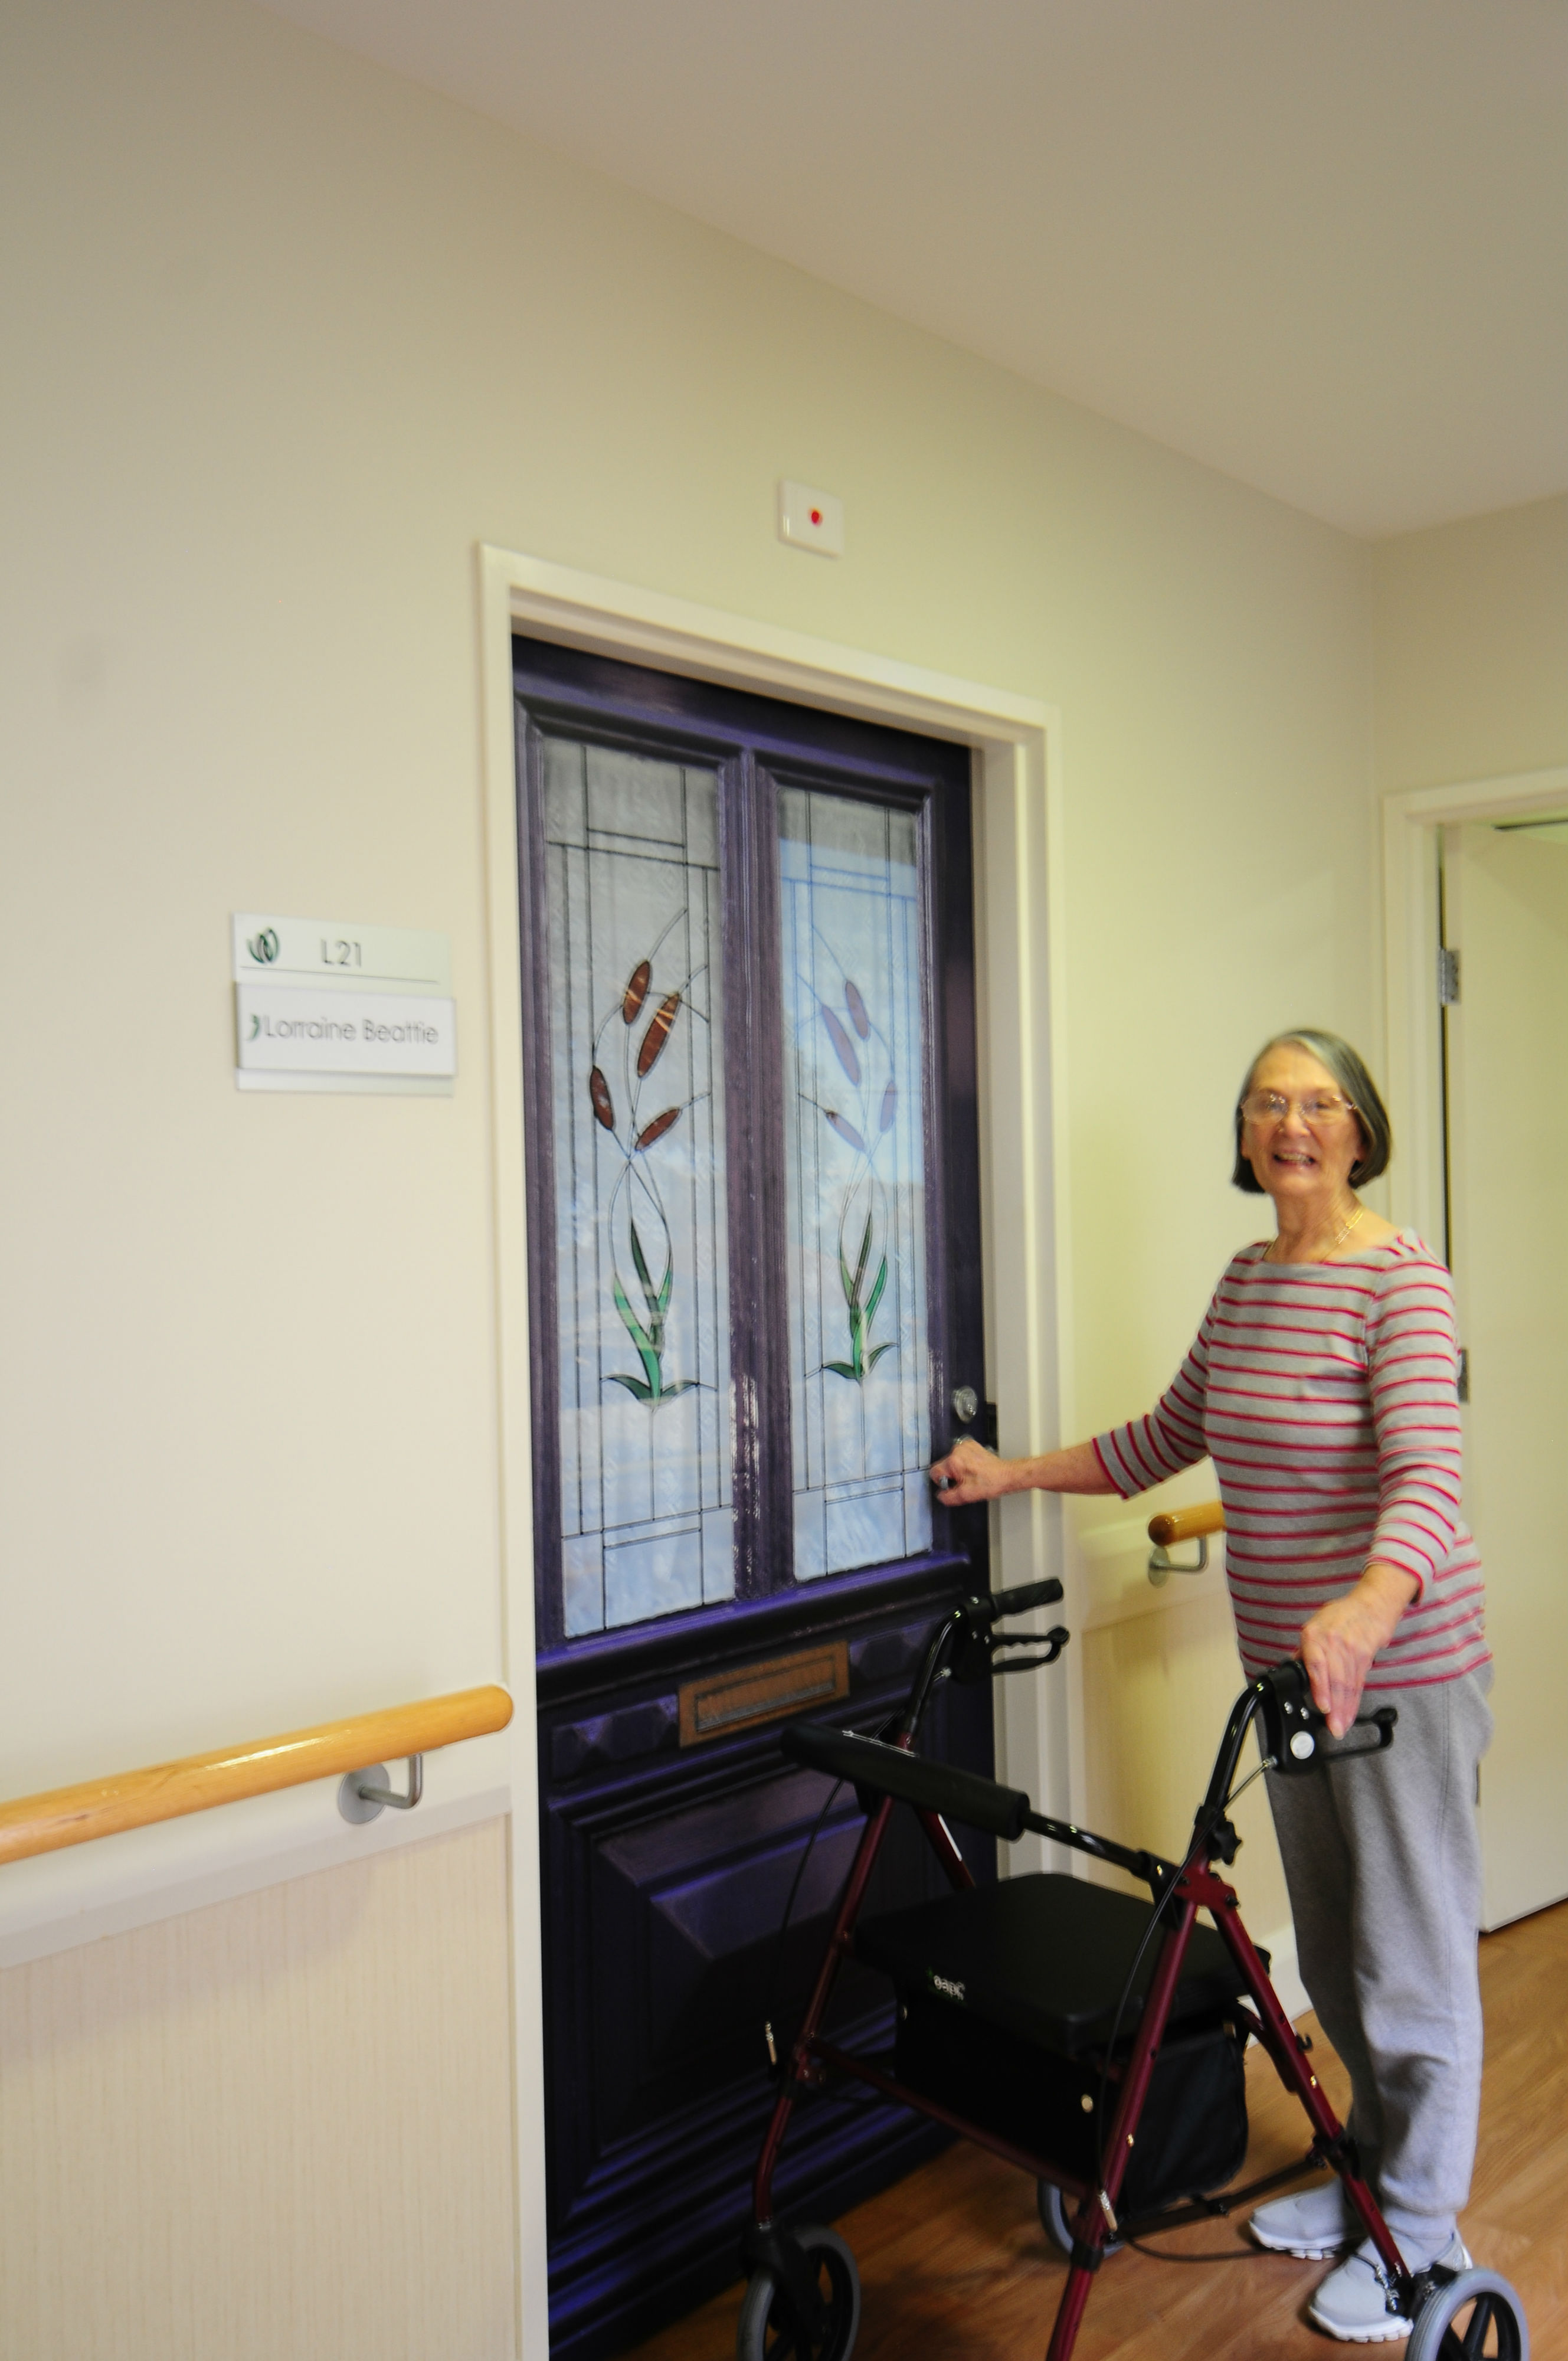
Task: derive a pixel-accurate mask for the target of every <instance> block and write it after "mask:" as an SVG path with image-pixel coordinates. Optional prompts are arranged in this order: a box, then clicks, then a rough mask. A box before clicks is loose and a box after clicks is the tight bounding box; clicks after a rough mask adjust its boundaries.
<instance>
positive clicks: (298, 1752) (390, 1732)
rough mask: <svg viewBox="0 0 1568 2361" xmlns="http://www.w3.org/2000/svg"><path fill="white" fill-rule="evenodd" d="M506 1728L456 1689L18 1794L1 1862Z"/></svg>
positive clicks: (489, 1696) (495, 1695)
mask: <svg viewBox="0 0 1568 2361" xmlns="http://www.w3.org/2000/svg"><path fill="white" fill-rule="evenodd" d="M510 1719H511V1699H510V1697H509V1696H508V1695H507V1693H506V1691H505V1689H501V1688H480V1689H455V1690H454V1691H453V1692H452V1694H451V1695H450V1696H449V1697H426V1698H425V1699H424V1700H423V1701H422V1703H421V1704H418V1705H392V1706H385V1707H383V1708H382V1709H381V1710H380V1711H379V1712H378V1713H361V1714H353V1715H350V1716H349V1718H348V1719H346V1720H345V1721H323V1722H321V1723H318V1725H317V1726H316V1728H315V1729H314V1730H290V1731H289V1732H288V1733H287V1734H286V1735H285V1736H284V1737H282V1738H258V1739H253V1740H252V1741H250V1742H249V1744H247V1745H245V1746H225V1747H223V1748H221V1749H220V1750H219V1752H217V1753H216V1754H187V1755H183V1756H182V1757H181V1759H180V1761H178V1762H176V1763H149V1764H148V1767H147V1768H146V1769H145V1770H142V1771H121V1772H119V1773H116V1775H115V1777H113V1778H111V1779H87V1780H84V1781H83V1782H82V1785H81V1786H79V1787H54V1788H51V1789H50V1790H49V1793H48V1794H47V1795H19V1796H17V1798H16V1801H15V1802H14V1803H10V1804H0V1862H4V1861H26V1860H27V1858H28V1856H29V1855H30V1854H33V1853H39V1852H59V1851H60V1850H61V1849H62V1848H63V1847H64V1846H66V1845H74V1844H86V1843H87V1841H88V1840H89V1839H90V1838H93V1837H112V1836H117V1835H118V1834H119V1833H120V1831H121V1830H122V1829H123V1828H146V1827H147V1826H148V1824H149V1823H150V1822H151V1821H153V1820H177V1819H179V1818H180V1817H181V1816H182V1814H184V1813H186V1812H205V1811H210V1810H211V1809H212V1807H213V1806H214V1804H236V1803H238V1802H239V1801H240V1799H241V1798H242V1797H243V1796H246V1795H270V1794H271V1793H272V1791H273V1790H274V1789H275V1788H278V1787H302V1786H303V1785H304V1784H305V1783H306V1781H307V1780H310V1779H330V1778H332V1777H333V1775H334V1773H341V1772H344V1771H366V1770H368V1769H369V1767H370V1765H371V1764H372V1763H396V1762H398V1761H400V1759H401V1758H402V1757H403V1756H404V1755H409V1754H433V1753H434V1752H435V1750H436V1748H437V1747H438V1746H452V1745H455V1743H456V1741H458V1740H459V1739H461V1738H483V1737H486V1736H487V1735H488V1733H489V1732H490V1731H491V1730H504V1729H505V1728H506V1726H507V1724H508V1722H509V1721H510Z"/></svg>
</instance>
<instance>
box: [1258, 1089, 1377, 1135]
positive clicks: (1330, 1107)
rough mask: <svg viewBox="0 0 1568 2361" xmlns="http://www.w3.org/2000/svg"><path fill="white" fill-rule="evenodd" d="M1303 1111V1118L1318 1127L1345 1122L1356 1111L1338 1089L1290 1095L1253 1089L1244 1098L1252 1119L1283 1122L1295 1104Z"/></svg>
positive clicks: (1317, 1128)
mask: <svg viewBox="0 0 1568 2361" xmlns="http://www.w3.org/2000/svg"><path fill="white" fill-rule="evenodd" d="M1293 1106H1294V1107H1299V1109H1300V1111H1301V1120H1302V1122H1303V1123H1304V1124H1307V1125H1308V1126H1310V1127H1311V1128H1312V1129H1314V1130H1321V1129H1324V1128H1327V1127H1329V1126H1332V1125H1334V1124H1336V1123H1343V1121H1344V1120H1345V1118H1346V1116H1347V1115H1354V1113H1355V1109H1354V1106H1353V1105H1352V1104H1351V1102H1350V1101H1349V1099H1343V1098H1341V1097H1340V1095H1339V1093H1338V1092H1337V1091H1314V1092H1313V1093H1312V1094H1311V1096H1310V1098H1304V1099H1288V1098H1286V1097H1285V1096H1284V1094H1283V1093H1282V1092H1279V1091H1249V1092H1248V1093H1247V1094H1246V1096H1245V1099H1243V1101H1242V1113H1243V1115H1245V1117H1246V1119H1247V1121H1248V1122H1249V1123H1283V1122H1284V1120H1285V1118H1286V1116H1287V1115H1288V1114H1289V1112H1290V1110H1291V1108H1292V1107H1293Z"/></svg>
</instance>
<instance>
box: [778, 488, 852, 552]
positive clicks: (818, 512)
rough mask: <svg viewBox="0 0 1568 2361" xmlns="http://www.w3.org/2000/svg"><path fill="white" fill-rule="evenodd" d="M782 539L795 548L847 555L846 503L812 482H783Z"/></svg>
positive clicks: (780, 491) (780, 508)
mask: <svg viewBox="0 0 1568 2361" xmlns="http://www.w3.org/2000/svg"><path fill="white" fill-rule="evenodd" d="M779 539H780V540H781V541H787V542H788V544H789V545H790V547H791V548H792V549H814V550H815V551H816V552H817V555H818V556H819V557H842V556H843V555H844V503H843V501H842V500H837V499H835V497H834V495H833V494H832V493H831V492H818V491H814V490H813V489H812V487H811V486H810V485H809V484H791V483H781V484H780V486H779Z"/></svg>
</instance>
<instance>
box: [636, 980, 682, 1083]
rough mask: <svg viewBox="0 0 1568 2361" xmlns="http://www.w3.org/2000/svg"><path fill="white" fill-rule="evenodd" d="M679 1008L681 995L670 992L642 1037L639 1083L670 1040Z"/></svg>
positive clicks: (638, 1064) (638, 1057)
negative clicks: (671, 1028) (671, 1029)
mask: <svg viewBox="0 0 1568 2361" xmlns="http://www.w3.org/2000/svg"><path fill="white" fill-rule="evenodd" d="M680 1007H681V995H680V994H679V993H678V992H672V993H671V994H670V996H669V998H668V999H667V1000H665V1001H663V1002H662V1003H661V1005H660V1007H659V1009H658V1012H657V1014H656V1015H655V1016H654V1018H653V1021H652V1024H651V1025H650V1026H649V1027H648V1030H647V1031H646V1033H644V1035H643V1036H642V1047H641V1049H639V1050H638V1052H637V1079H638V1081H639V1082H641V1080H642V1077H643V1076H644V1075H645V1074H646V1073H648V1072H649V1071H651V1070H652V1068H653V1067H654V1066H655V1065H657V1063H658V1061H659V1056H660V1052H661V1051H662V1050H663V1047H664V1044H665V1042H666V1041H667V1040H668V1039H669V1038H670V1027H671V1026H672V1025H673V1024H674V1021H675V1018H676V1017H677V1016H679V1014H680Z"/></svg>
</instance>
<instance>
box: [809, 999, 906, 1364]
mask: <svg viewBox="0 0 1568 2361" xmlns="http://www.w3.org/2000/svg"><path fill="white" fill-rule="evenodd" d="M844 1008H845V1013H846V1015H847V1016H848V1017H849V1020H850V1026H852V1027H853V1028H854V1036H855V1037H856V1038H858V1040H859V1042H860V1043H861V1045H863V1046H862V1047H861V1048H857V1046H856V1038H851V1035H850V1030H849V1028H848V1027H846V1026H845V1024H844V1021H843V1019H842V1018H841V1017H840V1016H839V1013H838V1011H837V1009H834V1008H829V1007H828V1004H827V1002H826V1001H822V1000H819V1001H818V1002H817V1014H818V1015H819V1016H820V1017H821V1019H822V1025H823V1030H824V1031H825V1032H826V1033H827V1036H828V1040H829V1042H830V1043H831V1045H832V1049H833V1054H834V1056H835V1057H836V1058H837V1059H838V1060H839V1065H840V1066H841V1067H842V1068H843V1070H844V1072H845V1074H846V1075H847V1076H848V1077H849V1080H850V1083H851V1085H852V1086H853V1088H854V1090H855V1091H856V1093H857V1094H858V1096H857V1101H856V1104H855V1114H856V1115H857V1117H858V1118H859V1119H858V1121H855V1122H851V1121H850V1117H849V1116H848V1115H844V1114H842V1113H841V1112H840V1111H839V1108H838V1107H833V1106H827V1105H824V1104H822V1102H821V1101H820V1100H817V1101H816V1102H814V1104H816V1105H817V1109H818V1112H819V1113H820V1115H821V1116H822V1119H823V1121H824V1122H825V1123H826V1124H827V1126H828V1130H829V1131H831V1132H832V1133H833V1134H834V1136H835V1137H837V1138H839V1139H841V1140H842V1141H843V1143H844V1145H845V1147H846V1148H850V1149H851V1150H852V1152H853V1154H854V1156H855V1159H856V1162H855V1166H854V1169H853V1170H852V1171H851V1173H850V1180H849V1183H848V1186H847V1187H846V1189H845V1191H844V1196H843V1201H842V1203H841V1205H840V1207H839V1283H840V1285H841V1286H842V1288H843V1290H844V1309H845V1316H846V1319H847V1322H848V1325H849V1351H848V1353H847V1355H846V1356H845V1357H844V1358H843V1359H842V1360H837V1361H824V1362H823V1364H822V1366H823V1368H824V1369H825V1370H830V1371H831V1372H832V1374H833V1375H834V1376H835V1377H838V1378H846V1379H847V1380H848V1381H849V1382H850V1384H852V1385H857V1386H863V1385H864V1384H865V1382H866V1379H867V1378H869V1377H870V1376H871V1373H872V1370H873V1369H874V1368H875V1367H876V1365H877V1363H878V1362H879V1361H880V1360H881V1359H882V1358H883V1356H884V1355H885V1354H888V1353H891V1352H894V1351H895V1350H896V1348H897V1339H896V1338H895V1337H889V1338H887V1339H885V1340H884V1341H883V1343H882V1344H880V1345H877V1344H873V1343H872V1323H874V1321H875V1319H876V1316H877V1313H878V1312H879V1311H880V1310H881V1308H882V1301H883V1296H884V1295H885V1293H886V1291H887V1282H888V1277H889V1262H888V1253H887V1243H886V1242H887V1235H888V1223H887V1191H886V1187H885V1185H884V1184H883V1179H882V1176H881V1174H880V1173H879V1172H878V1171H877V1170H876V1156H877V1151H878V1149H879V1148H880V1147H881V1145H882V1142H883V1139H884V1138H885V1137H886V1136H887V1134H888V1133H889V1132H890V1131H891V1130H892V1128H893V1126H894V1120H895V1119H896V1116H897V1113H898V1086H897V1083H896V1082H894V1078H893V1075H892V1073H891V1071H888V1070H889V1069H890V1068H891V1066H892V1063H893V1051H892V1049H891V1047H890V1046H889V1044H888V1042H887V1040H886V1038H885V1037H884V1036H883V1034H882V1033H881V1032H880V1031H879V1030H878V1028H877V1027H876V1026H875V1025H873V1023H872V1016H871V1011H870V1009H869V1008H868V1007H867V1005H866V999H865V994H863V993H862V992H861V988H860V986H859V984H857V983H855V982H854V980H853V978H852V977H850V976H846V977H845V978H844ZM868 1060H870V1061H872V1065H873V1067H874V1066H876V1065H880V1066H881V1067H882V1070H883V1072H885V1073H886V1077H887V1078H886V1081H885V1082H883V1085H882V1088H881V1089H880V1091H879V1090H878V1089H877V1087H876V1080H875V1076H874V1072H869V1071H867V1061H868ZM868 1142H870V1145H869V1146H868V1144H867V1143H868Z"/></svg>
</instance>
